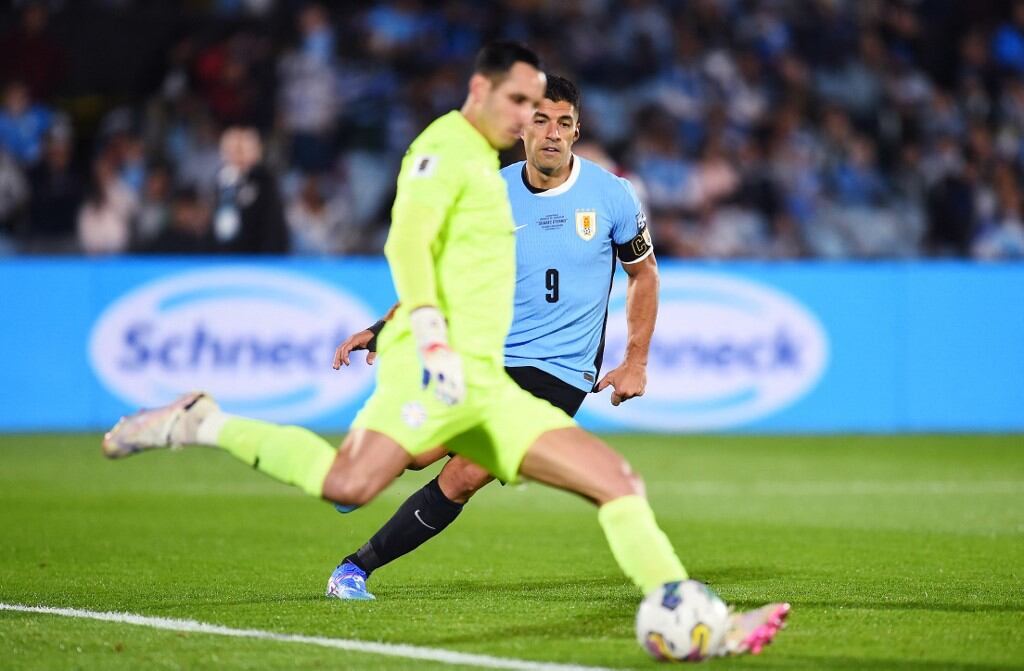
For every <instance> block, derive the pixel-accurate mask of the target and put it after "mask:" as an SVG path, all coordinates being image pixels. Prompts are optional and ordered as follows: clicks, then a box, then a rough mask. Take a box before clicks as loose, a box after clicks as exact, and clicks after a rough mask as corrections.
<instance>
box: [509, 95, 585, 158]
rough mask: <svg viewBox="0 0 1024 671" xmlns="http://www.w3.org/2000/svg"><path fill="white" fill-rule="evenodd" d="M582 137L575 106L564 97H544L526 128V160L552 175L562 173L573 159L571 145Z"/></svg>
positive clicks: (524, 134)
mask: <svg viewBox="0 0 1024 671" xmlns="http://www.w3.org/2000/svg"><path fill="white" fill-rule="evenodd" d="M579 138H580V124H579V117H578V116H577V112H576V107H575V106H574V105H573V104H572V103H570V102H568V101H565V100H560V101H558V102H554V101H552V100H549V99H547V98H545V99H544V100H542V101H541V102H540V105H539V106H538V107H537V111H536V112H534V113H533V118H532V119H530V123H528V124H527V125H526V129H525V130H524V131H523V144H524V146H525V147H526V160H527V161H529V163H530V166H531V167H533V168H534V169H536V170H538V171H539V172H541V173H543V174H545V175H547V176H549V177H550V176H552V175H555V174H560V173H561V172H562V171H563V170H566V169H568V167H569V164H570V163H571V162H572V151H571V150H572V145H573V144H574V143H575V142H576V140H578V139H579Z"/></svg>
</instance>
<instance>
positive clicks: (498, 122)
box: [103, 42, 788, 654]
mask: <svg viewBox="0 0 1024 671" xmlns="http://www.w3.org/2000/svg"><path fill="white" fill-rule="evenodd" d="M544 90H545V76H544V74H543V72H542V71H541V68H540V63H539V60H538V59H537V57H536V55H534V54H533V53H532V52H531V51H529V50H528V49H526V48H525V47H523V46H521V45H518V44H515V43H509V42H497V43H492V44H489V45H487V46H485V47H484V48H483V49H482V50H481V52H480V53H479V54H478V56H477V60H476V64H475V68H474V73H473V75H472V77H471V78H470V81H469V92H468V95H467V98H466V102H465V103H464V105H463V107H462V109H461V110H460V111H453V112H450V113H448V114H446V115H444V116H442V117H440V118H438V119H437V120H435V121H434V122H433V123H432V124H431V125H430V126H428V127H427V129H426V130H424V131H423V133H422V134H420V136H419V137H418V138H417V139H416V140H415V141H414V142H413V143H412V145H411V146H410V148H409V151H408V152H407V154H406V157H405V159H404V160H403V163H402V169H401V173H400V174H399V177H398V189H397V195H396V198H395V204H394V208H393V212H392V225H391V230H390V232H389V235H388V241H387V243H386V245H385V255H386V256H387V259H388V263H389V265H390V268H391V273H392V278H393V281H394V284H395V289H396V291H397V293H398V298H399V301H400V307H399V308H398V310H397V311H396V313H395V316H394V318H393V319H392V321H391V323H389V325H388V327H387V328H386V329H385V330H384V331H383V333H382V334H381V339H380V343H379V352H380V356H379V370H378V374H377V375H378V377H377V387H376V389H375V391H374V393H373V395H372V396H371V397H370V398H369V400H368V401H367V402H366V404H365V406H364V407H363V408H362V410H361V411H360V412H359V414H358V415H357V416H356V418H355V421H354V422H353V424H352V430H351V431H350V433H349V434H348V436H347V437H346V438H345V441H344V442H343V443H342V446H341V448H340V449H338V450H335V449H334V448H333V447H331V446H330V445H329V444H328V443H327V442H326V441H324V440H323V439H322V438H320V437H319V436H317V435H316V434H314V433H312V432H310V431H307V430H306V429H303V428H300V427H294V426H278V425H274V424H270V423H267V422H262V421H257V420H252V419H245V418H241V417H234V416H231V415H228V414H225V413H223V412H221V411H220V410H219V408H218V407H217V405H216V403H215V402H214V401H213V399H211V398H210V397H209V396H208V395H205V394H203V393H192V394H187V395H185V396H183V397H182V398H180V399H178V400H177V401H175V402H174V403H172V404H170V405H168V406H165V407H163V408H158V409H155V410H149V411H142V412H140V413H138V414H136V415H133V416H131V417H127V418H124V419H122V421H121V422H119V423H118V424H117V425H116V426H115V427H114V428H113V429H112V430H111V431H110V432H109V433H108V434H107V435H106V436H105V437H104V440H103V449H104V452H105V454H106V455H107V456H109V457H120V456H125V455H128V454H132V453H135V452H138V451H140V450H143V449H147V448H150V447H164V446H169V445H182V444H201V445H211V446H217V447H220V448H222V449H224V450H226V451H228V452H229V453H231V454H232V455H234V456H235V457H237V458H238V459H240V460H242V461H243V462H245V463H247V464H249V465H251V466H253V467H255V468H257V469H259V470H260V471H263V472H264V473H267V474H268V475H270V476H272V477H274V478H276V479H278V480H281V481H283V482H286V483H288V484H292V485H295V486H297V487H299V488H301V489H302V490H303V491H305V492H307V493H308V494H310V495H313V496H316V497H320V498H325V499H327V500H329V501H333V502H335V503H338V504H342V505H363V504H365V503H367V502H368V501H370V500H372V499H373V497H374V496H376V495H377V493H379V492H380V491H381V490H383V489H384V488H385V487H386V486H387V485H388V484H389V483H390V482H391V481H392V480H394V479H395V478H396V477H397V476H398V475H399V474H401V473H402V471H404V470H405V469H406V468H407V467H409V466H410V465H411V464H413V463H414V459H415V457H416V456H417V455H422V454H423V453H426V452H429V451H431V450H433V449H435V446H437V445H442V444H443V445H446V446H447V447H448V448H449V449H450V450H452V451H453V452H456V453H458V454H461V455H463V456H465V457H467V458H469V459H470V460H472V461H474V462H476V463H477V464H479V465H481V466H482V467H484V468H485V469H486V470H487V471H488V472H490V473H491V474H492V475H494V476H495V477H498V478H501V479H503V480H516V479H518V477H519V476H520V475H523V476H526V477H529V478H531V479H533V480H537V481H539V482H542V483H545V484H548V485H551V486H554V487H558V488H560V489H564V490H567V491H571V492H575V493H577V494H579V495H580V496H582V497H584V498H586V499H588V500H590V501H592V502H593V503H595V504H596V505H597V506H598V507H599V509H598V520H599V522H600V525H601V527H602V529H603V530H604V533H605V536H606V538H607V541H608V544H609V546H610V547H611V551H612V554H613V556H614V557H615V560H616V561H617V562H618V564H619V566H620V567H621V568H622V570H623V572H624V573H625V574H626V575H627V576H628V577H629V578H630V579H631V580H632V581H633V582H634V583H635V584H636V585H637V586H638V587H639V588H640V589H641V590H642V591H643V593H644V594H647V593H649V592H651V591H652V590H654V589H656V588H658V587H660V586H661V585H663V584H664V583H667V582H672V581H678V580H683V579H685V578H686V577H687V573H686V570H685V569H684V568H683V565H682V564H681V563H680V561H679V558H678V557H677V556H676V554H675V551H674V550H673V548H672V546H671V544H670V543H669V540H668V538H667V537H666V536H665V534H664V533H663V532H662V531H661V529H660V528H658V526H657V523H656V522H655V520H654V514H653V512H652V510H651V508H650V506H649V505H648V503H647V500H646V498H645V497H644V494H643V485H642V483H641V481H640V479H639V478H638V477H637V476H636V475H635V474H634V473H633V472H632V470H631V468H630V467H629V464H628V463H626V461H625V460H624V459H623V458H622V457H621V456H619V455H618V454H617V453H616V452H615V451H614V450H612V449H611V448H610V447H608V446H607V445H606V444H605V443H603V442H602V441H600V440H598V439H597V438H596V437H594V436H592V435H590V434H589V433H587V432H585V431H583V430H582V429H580V428H578V427H577V426H575V423H574V422H573V420H572V419H571V418H570V417H569V416H568V415H566V414H565V412H563V411H562V410H559V409H557V408H555V407H554V406H552V405H551V404H550V403H548V402H546V401H543V400H541V399H538V398H536V397H534V396H532V395H531V394H529V393H528V392H526V391H524V390H523V389H521V388H520V387H519V386H518V385H516V383H515V382H513V381H512V379H511V378H510V377H509V376H508V375H507V374H506V373H505V371H504V356H503V352H504V344H505V336H506V334H507V333H508V331H509V326H510V322H511V319H512V301H513V294H514V289H515V270H516V268H515V263H516V258H515V235H514V224H513V220H512V213H511V209H510V206H509V201H508V194H507V190H506V184H505V181H504V180H503V179H502V177H501V175H500V174H499V172H498V167H499V161H498V153H497V150H498V149H500V148H505V147H510V146H511V145H513V144H514V143H515V142H516V141H517V140H518V138H519V137H520V135H521V133H522V130H523V128H524V126H525V125H526V124H527V123H529V122H530V120H531V118H532V116H533V112H534V110H535V109H536V108H537V106H538V104H539V103H540V101H541V99H542V97H543V94H544ZM421 371H422V373H423V374H422V375H421ZM424 382H426V385H424ZM787 609H788V606H786V605H785V604H772V605H769V606H766V607H763V608H760V609H757V610H755V611H751V612H749V613H745V614H736V615H733V616H732V619H731V624H730V631H729V632H727V634H726V637H725V643H724V644H723V647H722V649H720V650H716V651H713V654H729V653H732V654H742V653H744V652H757V651H759V650H760V648H761V646H763V645H764V644H765V643H767V642H768V641H770V640H771V639H772V638H773V637H774V635H775V633H776V632H777V631H778V629H779V628H780V627H781V624H782V622H781V619H782V617H783V616H784V614H785V611H786V610H787Z"/></svg>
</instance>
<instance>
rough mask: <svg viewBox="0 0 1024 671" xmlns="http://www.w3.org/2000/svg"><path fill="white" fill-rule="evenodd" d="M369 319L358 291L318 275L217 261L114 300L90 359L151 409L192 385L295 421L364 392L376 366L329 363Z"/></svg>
mask: <svg viewBox="0 0 1024 671" xmlns="http://www.w3.org/2000/svg"><path fill="white" fill-rule="evenodd" d="M371 321H372V317H371V315H370V313H369V311H368V309H367V308H366V306H364V305H363V304H362V302H360V301H359V300H357V299H356V298H354V297H352V296H349V295H347V294H345V293H343V292H342V291H340V290H338V289H336V288H334V287H332V286H330V285H328V284H325V283H322V282H319V281H317V280H315V279H312V278H309V277H306V276H302V275H297V274H294V273H290V272H285V271H279V270H268V269H263V268H237V267H231V268H220V269H204V270H199V271H192V272H185V273H179V274H175V275H173V276H170V277H166V278H162V279H159V280H156V281H154V282H150V283H148V284H145V285H143V286H140V287H139V288H137V289H135V290H134V291H131V292H129V293H128V294H126V295H125V296H122V297H121V298H120V299H118V300H117V301H116V302H114V303H113V304H111V305H110V306H109V307H108V308H107V309H106V310H105V311H104V312H103V313H102V314H101V315H100V317H99V319H98V320H97V322H96V325H95V326H94V327H93V331H92V335H91V338H90V343H89V356H90V358H91V360H92V365H93V368H94V369H95V371H96V373H97V376H98V377H99V379H100V380H101V382H102V383H103V384H104V385H106V387H107V388H108V389H110V391H111V392H112V393H114V394H115V395H117V396H118V397H120V398H121V399H122V400H124V401H125V402H126V403H128V404H130V405H137V406H146V407H153V406H156V405H161V404H164V403H167V402H168V401H169V400H171V399H173V398H174V397H175V396H176V395H177V394H179V393H181V392H184V391H188V390H190V389H204V390H207V391H210V392H211V393H213V394H214V396H215V397H216V398H217V399H218V401H220V402H221V405H222V406H223V407H224V409H225V410H227V411H228V412H234V413H239V414H247V415H252V416H255V417H260V418H263V419H268V420H274V421H290V422H297V421H301V420H305V419H309V418H313V417H317V416H319V415H322V414H324V413H326V412H328V411H330V410H332V409H334V408H337V407H338V406H340V405H342V404H344V403H345V402H346V401H350V400H352V399H353V398H354V397H356V396H358V395H359V394H361V393H362V392H364V391H365V390H366V388H367V387H368V386H369V385H370V383H371V382H372V369H371V368H369V367H368V366H351V367H349V368H347V369H346V370H345V371H344V373H343V374H342V373H338V372H337V371H334V370H333V369H332V368H331V359H332V356H333V352H334V348H335V347H336V346H337V345H338V343H340V342H341V341H342V340H344V339H345V338H347V337H348V336H349V335H350V334H351V333H354V332H355V331H356V330H359V329H362V328H365V327H366V325H367V324H369V323H370V322H371Z"/></svg>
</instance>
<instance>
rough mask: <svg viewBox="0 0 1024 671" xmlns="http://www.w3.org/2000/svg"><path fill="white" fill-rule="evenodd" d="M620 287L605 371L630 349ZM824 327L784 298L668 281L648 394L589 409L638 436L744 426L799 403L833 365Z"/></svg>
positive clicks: (733, 286)
mask: <svg viewBox="0 0 1024 671" xmlns="http://www.w3.org/2000/svg"><path fill="white" fill-rule="evenodd" d="M622 284H623V283H621V282H616V286H617V287H620V288H619V289H618V290H617V291H616V293H615V294H613V296H612V299H611V303H610V306H609V316H608V334H607V340H606V342H607V349H606V353H605V358H604V361H605V362H606V363H605V368H606V370H607V369H610V367H612V366H615V365H618V362H620V361H621V360H622V357H623V353H624V351H625V344H626V317H625V291H624V289H623V288H621V287H622ZM828 350H829V347H828V339H827V336H826V334H825V331H824V329H823V328H822V326H821V324H820V323H819V322H818V320H817V319H816V318H815V317H814V315H812V314H811V313H810V312H809V311H808V310H807V309H806V308H805V307H803V306H802V305H800V304H799V303H798V302H796V301H795V300H793V299H792V298H791V297H789V296H787V295H786V294H783V293H781V292H780V291H777V290H776V289H773V288H770V287H768V286H765V285H763V284H758V283H755V282H752V281H748V280H744V279H740V278H738V277H735V276H726V275H720V274H715V273H701V272H681V273H665V274H663V276H662V281H661V292H660V306H659V309H658V323H657V327H656V328H655V330H654V338H653V340H652V342H651V351H650V357H649V361H648V368H647V391H646V393H645V395H644V397H643V398H642V399H637V400H635V401H632V402H630V403H627V404H625V405H622V406H619V407H617V408H612V407H611V406H610V404H609V403H608V400H607V399H606V398H604V397H603V396H602V397H601V398H600V399H597V398H595V399H593V400H592V401H591V402H589V403H587V404H586V410H587V411H588V412H590V413H592V414H596V415H599V416H601V417H602V418H603V419H605V420H608V421H612V422H615V423H616V424H618V425H625V426H627V427H630V428H638V429H652V430H660V431H704V430H713V429H725V428H730V427H738V426H742V425H744V424H749V423H752V422H754V421H756V420H759V419H763V418H766V417H768V416H770V415H772V414H774V413H777V412H779V411H781V410H783V409H785V408H786V407H788V406H790V405H792V404H793V403H795V402H796V401H798V400H799V399H800V398H801V397H802V396H804V395H805V394H806V393H807V392H808V391H810V390H811V389H812V388H814V386H815V385H816V384H817V382H818V380H819V379H820V378H821V376H822V375H823V373H824V371H825V368H826V366H827V364H828V356H829V352H828Z"/></svg>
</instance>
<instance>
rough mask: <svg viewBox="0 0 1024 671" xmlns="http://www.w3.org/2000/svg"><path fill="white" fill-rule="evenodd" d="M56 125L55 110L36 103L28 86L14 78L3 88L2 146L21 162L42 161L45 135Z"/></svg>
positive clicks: (27, 163)
mask: <svg viewBox="0 0 1024 671" xmlns="http://www.w3.org/2000/svg"><path fill="white" fill-rule="evenodd" d="M52 125H53V112H51V111H50V108H48V107H46V106H45V105H41V104H39V103H33V102H32V98H31V94H30V93H29V89H28V86H26V85H25V83H24V82H21V81H17V80H15V81H12V82H11V83H9V84H8V85H7V86H6V87H5V88H4V100H3V109H2V110H0V147H2V148H3V149H5V150H6V151H7V152H9V153H10V154H11V155H12V156H13V157H14V158H15V159H16V160H17V161H18V162H19V163H21V165H23V166H25V167H29V166H32V165H34V164H35V163H36V161H38V160H39V156H40V154H41V153H42V149H43V138H44V137H46V133H47V132H48V131H49V130H50V127H51V126H52Z"/></svg>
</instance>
